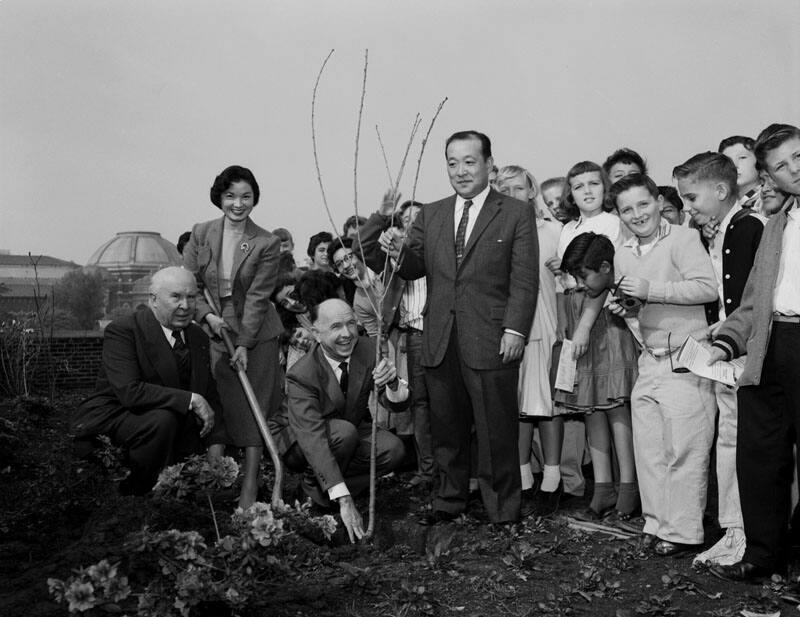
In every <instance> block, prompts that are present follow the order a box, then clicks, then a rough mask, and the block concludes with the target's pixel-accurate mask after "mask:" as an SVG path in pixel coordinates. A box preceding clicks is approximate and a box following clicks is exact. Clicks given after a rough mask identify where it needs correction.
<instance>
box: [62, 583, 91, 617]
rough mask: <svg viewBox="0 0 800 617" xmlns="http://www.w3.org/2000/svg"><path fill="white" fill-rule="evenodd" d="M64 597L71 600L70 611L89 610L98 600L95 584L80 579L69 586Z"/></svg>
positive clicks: (68, 600)
mask: <svg viewBox="0 0 800 617" xmlns="http://www.w3.org/2000/svg"><path fill="white" fill-rule="evenodd" d="M64 599H65V600H67V602H69V612H70V613H77V612H80V613H82V612H83V611H88V610H89V609H90V608H93V607H94V605H95V602H97V598H95V597H94V586H93V585H92V584H91V583H82V582H80V581H74V582H73V583H72V584H71V585H70V586H69V588H67V591H66V593H65V594H64Z"/></svg>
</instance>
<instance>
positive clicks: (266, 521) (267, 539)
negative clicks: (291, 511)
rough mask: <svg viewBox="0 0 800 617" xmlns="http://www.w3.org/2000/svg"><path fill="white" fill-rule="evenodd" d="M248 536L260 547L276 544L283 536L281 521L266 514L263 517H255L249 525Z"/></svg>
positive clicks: (269, 513)
mask: <svg viewBox="0 0 800 617" xmlns="http://www.w3.org/2000/svg"><path fill="white" fill-rule="evenodd" d="M250 535H251V536H252V537H253V539H254V540H255V541H256V542H258V543H259V544H260V545H261V546H269V545H270V544H277V543H278V540H279V539H280V538H281V537H282V536H283V521H282V520H280V519H278V520H276V519H275V517H274V516H273V515H272V512H268V513H267V514H266V515H265V516H256V517H255V518H254V519H253V521H252V522H251V523H250Z"/></svg>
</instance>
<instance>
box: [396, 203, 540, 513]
mask: <svg viewBox="0 0 800 617" xmlns="http://www.w3.org/2000/svg"><path fill="white" fill-rule="evenodd" d="M455 203H456V197H455V195H453V196H451V197H448V198H446V199H443V200H441V201H438V202H435V203H432V204H428V205H426V206H424V207H423V208H422V209H421V210H420V213H419V215H418V216H417V218H416V220H415V222H414V225H413V226H412V228H411V231H410V233H409V237H408V241H407V245H406V247H405V248H404V249H403V252H402V254H401V258H400V268H399V273H400V276H402V277H403V278H405V279H415V278H419V277H421V276H426V277H427V286H428V303H427V306H426V308H425V322H424V324H425V325H424V329H423V340H422V364H423V366H425V367H426V382H427V384H428V394H429V398H430V401H431V410H432V413H431V429H432V433H433V440H434V454H435V457H436V462H437V463H438V466H439V476H440V481H441V482H440V486H439V494H438V497H437V498H436V500H435V501H434V504H433V507H434V510H441V511H444V512H449V513H458V512H461V511H463V509H464V507H465V506H466V500H467V495H468V479H469V442H470V439H469V435H470V428H471V426H472V424H473V422H474V425H475V429H476V432H477V438H478V476H479V478H478V481H479V484H480V487H481V493H482V497H483V501H484V504H485V506H486V509H487V513H488V515H489V518H490V520H492V521H510V520H516V519H517V518H518V517H519V507H520V476H519V464H518V460H517V435H518V425H517V418H518V404H517V380H518V377H519V362H513V363H510V364H503V360H502V357H501V356H500V354H499V351H500V341H501V338H502V336H503V333H504V331H505V330H506V329H508V330H513V331H515V332H517V333H519V334H521V335H522V336H523V337H527V335H528V332H529V330H530V327H531V323H532V321H533V315H534V310H535V308H536V296H537V293H538V260H539V250H538V239H537V235H536V227H535V221H534V213H533V209H532V208H531V207H530V206H529V205H527V204H524V203H522V202H520V201H517V200H515V199H513V198H510V197H506V196H504V195H501V194H500V193H497V192H496V191H494V190H491V191H489V194H488V196H487V198H486V201H485V202H484V204H483V207H482V208H481V210H480V212H479V214H478V216H477V218H476V220H475V225H474V227H473V229H472V232H471V233H470V235H469V238H468V239H467V242H466V245H465V248H464V256H463V259H462V261H461V264H460V266H459V267H458V268H456V256H455V220H454V216H455V214H454V213H455Z"/></svg>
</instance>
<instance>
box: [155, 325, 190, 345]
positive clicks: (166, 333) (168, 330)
mask: <svg viewBox="0 0 800 617" xmlns="http://www.w3.org/2000/svg"><path fill="white" fill-rule="evenodd" d="M158 325H159V326H161V330H162V331H163V332H164V336H166V337H167V342H168V343H169V346H170V347H172V346H173V345H174V344H175V339H174V338H172V330H173V329H172V328H167V327H166V326H164V325H162V324H158ZM178 332H179V333H180V336H181V340H182V341H183V342H184V343H185V342H186V335H185V334H184V333H183V330H178Z"/></svg>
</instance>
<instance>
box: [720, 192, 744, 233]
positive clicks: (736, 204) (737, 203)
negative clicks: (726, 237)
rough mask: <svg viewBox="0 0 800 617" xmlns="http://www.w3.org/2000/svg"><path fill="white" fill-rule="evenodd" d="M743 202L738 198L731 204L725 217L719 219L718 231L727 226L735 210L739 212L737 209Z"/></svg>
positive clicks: (723, 229)
mask: <svg viewBox="0 0 800 617" xmlns="http://www.w3.org/2000/svg"><path fill="white" fill-rule="evenodd" d="M743 203H744V201H743V200H741V199H739V200H737V202H736V203H735V204H733V207H732V208H731V209H730V210H728V214H726V215H725V218H723V219H722V221H720V223H719V229H720V231H722V232H724V231H725V230H726V229H727V228H728V225H729V224H730V222H731V220H732V219H733V216H734V215H735V214H736V213H737V212H739V210H741V209H742V204H743Z"/></svg>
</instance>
